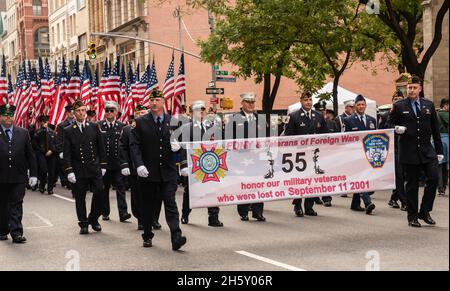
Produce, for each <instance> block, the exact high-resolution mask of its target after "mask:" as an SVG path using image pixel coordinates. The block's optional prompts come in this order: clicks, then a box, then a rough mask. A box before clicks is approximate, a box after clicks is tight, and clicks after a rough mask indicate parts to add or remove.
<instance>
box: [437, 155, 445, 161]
mask: <svg viewBox="0 0 450 291" xmlns="http://www.w3.org/2000/svg"><path fill="white" fill-rule="evenodd" d="M437 158H438V162H439V163H440V162H442V161H443V160H444V155H437Z"/></svg>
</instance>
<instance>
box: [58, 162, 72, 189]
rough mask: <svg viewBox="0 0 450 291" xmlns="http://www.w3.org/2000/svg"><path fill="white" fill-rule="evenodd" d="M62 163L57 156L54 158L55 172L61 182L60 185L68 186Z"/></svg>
mask: <svg viewBox="0 0 450 291" xmlns="http://www.w3.org/2000/svg"><path fill="white" fill-rule="evenodd" d="M63 163H64V162H63V160H61V159H60V158H59V156H58V157H57V158H56V170H57V173H58V176H59V179H60V181H61V185H67V184H69V181H68V180H67V174H65V173H64V169H63V167H64V166H63Z"/></svg>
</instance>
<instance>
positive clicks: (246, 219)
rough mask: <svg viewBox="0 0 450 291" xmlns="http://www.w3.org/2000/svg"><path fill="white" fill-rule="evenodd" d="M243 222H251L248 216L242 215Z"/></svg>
mask: <svg viewBox="0 0 450 291" xmlns="http://www.w3.org/2000/svg"><path fill="white" fill-rule="evenodd" d="M241 220H242V221H249V219H248V215H242V216H241Z"/></svg>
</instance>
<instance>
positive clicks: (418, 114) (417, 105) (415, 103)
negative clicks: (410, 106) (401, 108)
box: [414, 101, 422, 117]
mask: <svg viewBox="0 0 450 291" xmlns="http://www.w3.org/2000/svg"><path fill="white" fill-rule="evenodd" d="M414 106H415V107H416V116H417V117H420V116H421V115H422V114H421V112H420V106H419V102H417V101H416V102H414Z"/></svg>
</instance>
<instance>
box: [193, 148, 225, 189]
mask: <svg viewBox="0 0 450 291" xmlns="http://www.w3.org/2000/svg"><path fill="white" fill-rule="evenodd" d="M216 146H217V145H210V146H208V147H207V146H205V145H203V144H202V145H200V148H199V149H194V150H193V152H194V154H192V155H191V159H192V174H194V175H195V179H196V180H197V181H200V182H202V183H208V182H220V179H223V178H225V175H226V173H227V172H228V166H227V152H226V151H225V150H224V149H223V148H217V147H216Z"/></svg>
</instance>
